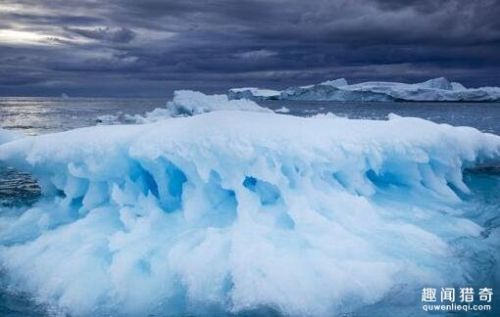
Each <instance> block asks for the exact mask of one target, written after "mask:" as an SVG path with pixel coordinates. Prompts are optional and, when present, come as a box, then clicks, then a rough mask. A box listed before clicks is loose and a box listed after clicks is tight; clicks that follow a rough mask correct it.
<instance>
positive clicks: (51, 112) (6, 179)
mask: <svg viewBox="0 0 500 317" xmlns="http://www.w3.org/2000/svg"><path fill="white" fill-rule="evenodd" d="M165 103H166V99H161V98H149V99H148V98H19V97H16V98H14V97H9V98H0V127H1V128H4V129H9V130H14V131H17V132H19V133H23V134H25V135H40V134H46V133H53V132H58V131H65V130H70V129H74V128H79V127H85V126H93V125H96V124H98V123H99V122H98V121H99V120H98V117H100V116H103V115H118V116H120V115H122V114H144V113H146V112H148V111H151V110H153V109H155V108H158V107H163V106H164V105H165ZM258 103H259V104H260V105H261V106H264V107H269V108H271V109H284V108H286V109H288V112H287V114H291V115H298V116H313V115H316V114H319V113H333V114H335V115H337V116H342V117H348V118H356V119H386V118H387V116H388V115H389V114H391V113H394V114H397V115H401V116H412V117H420V118H424V119H428V120H432V121H434V122H438V123H447V124H451V125H454V126H471V127H474V128H477V129H478V130H481V131H483V132H488V133H493V134H497V135H500V103H418V102H411V103H406V102H401V103H385V102H380V103H352V102H349V103H339V102H311V101H265V102H258ZM285 111H286V110H285ZM465 181H466V183H467V184H468V185H469V187H470V188H471V190H472V191H473V193H474V195H473V196H472V197H473V198H472V199H471V200H470V202H469V205H468V206H469V207H468V208H469V209H470V210H469V211H468V217H469V218H470V219H472V220H474V221H475V222H477V223H479V224H480V225H482V226H484V227H485V228H487V229H488V230H490V231H491V230H494V229H495V228H497V227H499V226H500V220H499V219H500V217H499V216H498V211H499V210H500V171H498V170H493V171H491V170H490V171H474V172H467V173H466V174H465ZM39 195H40V192H39V187H38V186H37V184H36V181H35V180H34V179H32V178H31V177H30V175H28V174H24V173H20V172H17V171H15V170H12V169H10V168H8V167H6V166H3V167H1V166H0V212H2V211H4V212H5V210H12V209H15V208H16V207H22V206H23V205H29V204H32V203H33V202H35V201H36V200H37V198H38V197H39ZM2 207H9V208H3V209H2ZM488 230H487V231H486V233H485V234H487V232H488ZM457 243H463V244H464V250H466V252H468V253H469V254H465V255H464V259H466V260H467V261H469V263H470V265H476V266H477V268H476V271H477V272H478V273H477V276H476V277H477V280H476V282H477V283H481V282H482V283H488V282H489V281H490V282H491V283H494V284H495V285H493V286H497V285H498V281H497V278H498V276H497V277H492V276H496V274H497V273H495V272H498V271H499V270H498V266H497V263H491V261H493V262H494V261H495V260H494V258H493V257H491V255H488V254H486V255H484V254H482V255H481V254H480V252H479V250H477V253H476V252H475V250H474V246H471V245H469V244H468V242H467V241H465V242H464V241H457ZM499 251H500V250H499ZM464 252H465V251H464ZM485 263H486V264H485ZM2 280H3V279H2V272H1V270H0V316H13V317H14V316H15V317H21V316H23V317H24V316H48V315H52V314H53V312H52V313H51V309H50V307H44V306H42V305H39V304H36V303H35V301H34V300H33V299H32V298H30V297H29V296H28V295H27V294H20V293H13V292H11V291H10V290H9V289H7V288H6V287H4V286H3V282H2ZM493 280H494V281H493ZM494 291H496V292H498V295H497V298H498V296H499V295H500V286H499V287H496V289H495V290H494ZM392 304H394V303H392ZM496 304H497V307H496V312H498V315H499V316H500V307H499V304H498V302H497V303H496ZM387 305H389V306H390V305H391V303H388V304H386V306H383V307H387ZM395 305H396V306H397V303H396V304H395ZM494 308H495V307H494ZM378 309H379V308H377V307H375V308H372V313H377V312H378V313H381V314H384V310H383V309H384V308H380V309H381V310H380V311H379V310H378ZM399 313H402V312H401V311H400V312H399ZM421 313H422V314H421V315H422V316H436V315H434V314H426V313H424V312H421ZM370 314H371V313H369V312H368V313H367V315H370ZM456 315H459V316H463V314H452V316H456ZM363 316H364V315H363ZM401 316H404V313H403V315H401ZM439 316H443V315H439ZM467 316H482V315H481V314H469V315H467ZM493 316H495V315H493Z"/></svg>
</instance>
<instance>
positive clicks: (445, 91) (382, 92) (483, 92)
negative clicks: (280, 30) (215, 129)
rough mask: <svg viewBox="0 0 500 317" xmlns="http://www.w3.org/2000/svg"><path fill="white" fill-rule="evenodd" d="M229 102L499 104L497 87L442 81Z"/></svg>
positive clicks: (341, 87)
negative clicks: (470, 86) (280, 100)
mask: <svg viewBox="0 0 500 317" xmlns="http://www.w3.org/2000/svg"><path fill="white" fill-rule="evenodd" d="M230 96H231V97H232V98H236V99H238V98H249V99H282V100H317V101H360V102H365V101H366V102H370V101H424V102H432V101H449V102H455V101H464V102H498V101H500V88H499V87H481V88H465V87H464V86H463V85H462V84H460V83H457V82H449V81H448V80H447V79H446V78H444V77H439V78H434V79H430V80H427V81H425V82H421V83H416V84H405V83H396V82H377V81H374V82H364V83H358V84H351V85H349V84H348V83H347V81H346V80H345V79H343V78H341V79H337V80H333V81H326V82H322V83H319V84H315V85H308V86H302V87H291V88H288V89H285V90H283V91H281V92H278V93H277V94H275V95H273V96H272V97H266V96H265V95H259V96H254V95H253V92H252V91H251V90H248V91H246V93H245V95H236V94H230Z"/></svg>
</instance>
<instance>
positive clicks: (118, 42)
mask: <svg viewBox="0 0 500 317" xmlns="http://www.w3.org/2000/svg"><path fill="white" fill-rule="evenodd" d="M499 17H500V0H477V1H466V0H443V1H439V0H428V1H425V0H422V1H418V0H410V1H399V0H374V1H359V0H343V1H341V0H338V1H337V0H330V1H314V0H307V1H305V0H266V1H249V0H232V1H229V0H226V1H219V0H208V1H207V0H206V1H202V0H199V1H189V0H183V1H169V0H107V1H104V0H100V1H97V0H15V1H13V0H0V95H26V96H28V95H56V96H57V95H60V94H61V93H63V92H65V93H67V94H69V95H74V96H79V95H80V96H81V95H85V96H168V95H169V94H170V93H171V92H172V90H175V89H180V88H190V89H197V90H202V91H206V92H222V91H225V90H226V89H227V88H231V87H240V86H259V87H270V88H286V87H288V86H292V85H298V84H301V85H302V84H309V83H315V82H320V81H324V80H328V79H334V78H339V77H345V78H346V79H347V80H348V81H349V82H360V81H366V80H391V81H403V82H415V81H420V80H424V79H428V78H431V77H438V76H445V77H447V78H449V79H450V80H454V81H460V82H462V83H464V84H465V85H466V86H473V87H475V86H485V85H497V86H500V18H499Z"/></svg>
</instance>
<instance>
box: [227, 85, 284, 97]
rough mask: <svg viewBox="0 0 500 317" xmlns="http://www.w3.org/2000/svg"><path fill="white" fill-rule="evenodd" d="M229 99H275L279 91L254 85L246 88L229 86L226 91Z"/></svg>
mask: <svg viewBox="0 0 500 317" xmlns="http://www.w3.org/2000/svg"><path fill="white" fill-rule="evenodd" d="M227 95H228V96H229V98H230V99H253V100H267V99H277V98H278V97H279V95H280V92H279V91H277V90H272V89H261V88H255V87H246V88H231V89H229V91H228V94H227Z"/></svg>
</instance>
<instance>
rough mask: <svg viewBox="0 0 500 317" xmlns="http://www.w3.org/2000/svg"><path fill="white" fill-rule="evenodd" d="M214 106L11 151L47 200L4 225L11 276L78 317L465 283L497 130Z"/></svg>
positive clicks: (317, 310) (180, 102)
mask: <svg viewBox="0 0 500 317" xmlns="http://www.w3.org/2000/svg"><path fill="white" fill-rule="evenodd" d="M196 98H198V99H196ZM195 99H196V100H195ZM209 99H210V100H211V101H210V102H214V103H217V105H213V104H210V102H209V101H208V100H209ZM209 99H206V96H203V95H201V94H197V93H191V92H189V93H180V94H176V99H174V101H173V102H172V103H171V104H170V106H169V107H168V109H167V110H166V111H168V113H170V114H173V115H179V114H182V115H184V114H198V115H195V116H181V117H176V118H171V119H168V120H160V121H157V122H154V123H147V124H142V125H113V126H97V127H91V128H83V129H77V130H72V131H67V132H62V133H55V134H50V135H42V136H36V137H26V138H22V139H18V140H11V141H10V142H7V143H4V144H3V145H0V162H2V163H3V164H8V165H11V166H14V167H16V168H17V169H20V170H24V171H27V172H30V173H32V174H33V175H35V176H36V177H37V178H38V179H39V182H40V185H41V186H42V190H43V193H44V194H43V197H44V198H43V199H42V200H41V201H40V202H38V203H37V204H35V205H34V206H33V207H31V208H29V209H28V210H26V211H25V212H24V213H23V214H22V215H21V216H20V217H12V218H11V217H7V216H3V217H2V218H0V220H1V221H0V241H1V247H0V262H1V264H2V267H3V268H4V271H5V274H6V276H8V279H9V284H10V286H11V287H12V288H13V289H17V290H22V291H27V292H29V293H31V294H34V296H35V298H37V299H38V300H40V301H42V302H45V303H49V304H51V305H55V306H57V307H60V309H62V310H63V311H66V312H68V313H70V314H72V315H74V316H89V315H106V314H109V315H129V316H137V315H148V314H156V315H162V316H164V315H171V316H177V315H186V314H187V315H189V314H205V315H209V314H212V315H219V316H220V315H221V314H223V313H239V312H245V311H258V310H259V309H264V308H268V309H272V310H276V311H278V312H281V313H283V314H286V315H291V316H331V315H336V314H342V313H349V312H352V311H356V310H357V309H360V308H362V307H364V306H366V305H370V304H373V303H376V302H378V301H380V300H382V299H383V298H384V297H385V296H387V294H389V293H390V292H392V291H394V289H401V288H403V289H407V290H413V289H414V288H416V287H419V286H420V283H423V284H425V283H432V285H444V284H443V283H444V282H443V283H440V281H444V280H445V281H446V285H455V284H454V283H455V282H456V283H457V285H465V284H461V283H464V278H465V277H464V276H466V275H467V273H466V272H465V269H464V268H463V267H462V266H461V265H462V264H461V262H460V261H459V260H458V259H457V258H455V257H453V256H452V255H453V254H454V252H455V250H454V247H453V244H451V241H457V240H459V239H460V238H463V237H478V236H479V234H480V233H481V231H482V230H483V229H482V228H481V227H480V226H479V225H477V224H475V223H473V222H472V221H470V220H467V219H465V218H463V217H461V214H460V212H457V210H460V209H459V208H457V207H459V206H460V204H461V203H462V200H461V198H460V197H461V196H463V195H467V193H468V192H469V190H468V188H467V186H466V185H465V184H464V182H463V181H462V170H463V169H464V168H466V167H474V166H475V165H477V164H481V165H494V164H498V163H499V161H500V138H499V137H497V136H494V135H490V134H483V133H481V132H479V131H477V130H475V129H472V128H466V127H452V126H449V125H438V124H435V123H432V122H429V121H425V120H422V119H416V118H402V117H398V116H391V117H390V118H389V120H386V121H375V120H350V119H346V118H338V117H335V116H331V115H322V116H316V117H311V118H300V117H294V116H290V115H280V114H275V113H269V112H262V111H261V112H258V111H257V112H256V111H213V112H207V111H208V110H211V109H214V108H218V107H219V106H221V107H224V108H228V109H233V106H234V105H236V104H237V105H242V104H241V103H237V102H236V103H235V101H228V100H227V99H225V98H224V97H220V96H217V97H213V98H209ZM248 105H249V104H248V103H246V102H245V103H244V108H251V109H252V110H254V108H255V107H253V106H252V107H250V106H248ZM152 121H154V120H152ZM394 131H397V134H395V133H394ZM452 282H453V283H452ZM450 283H451V284H450ZM416 300H418V299H416Z"/></svg>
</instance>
